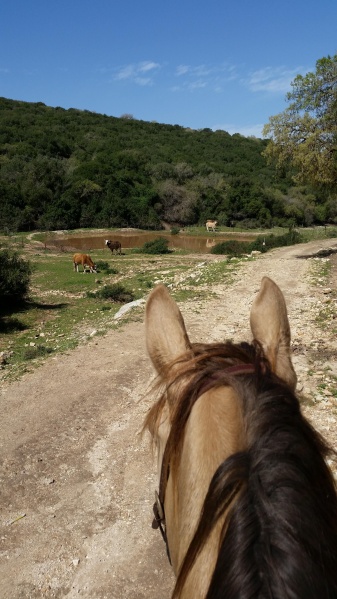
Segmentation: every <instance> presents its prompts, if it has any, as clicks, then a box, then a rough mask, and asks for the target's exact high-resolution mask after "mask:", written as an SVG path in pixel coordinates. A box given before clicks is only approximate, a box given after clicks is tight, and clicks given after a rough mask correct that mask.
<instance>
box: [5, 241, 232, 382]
mask: <svg viewBox="0 0 337 599" xmlns="http://www.w3.org/2000/svg"><path fill="white" fill-rule="evenodd" d="M10 245H12V247H16V248H17V249H19V250H20V252H21V253H22V255H23V257H25V258H27V259H29V260H30V261H31V263H32V265H33V275H32V279H31V287H30V295H29V301H28V302H26V304H25V305H24V306H22V307H21V308H20V309H17V310H14V309H13V311H8V312H7V313H5V314H2V315H1V316H0V352H5V354H6V360H5V363H4V364H3V365H2V370H1V371H0V373H1V375H2V379H3V380H6V379H7V380H13V379H15V378H17V377H19V376H21V375H22V374H23V373H24V372H27V371H29V370H31V369H32V368H34V367H36V365H38V364H40V363H41V361H44V360H46V359H49V356H53V355H55V354H56V353H58V352H67V351H68V350H70V349H72V348H74V347H76V346H77V345H78V344H79V343H85V342H87V341H89V340H90V339H92V338H93V337H95V336H96V335H103V334H105V333H106V332H107V331H108V330H111V329H113V328H118V327H120V326H123V323H125V322H126V321H129V320H140V319H142V318H143V308H137V309H135V310H133V311H132V312H130V313H128V314H127V315H126V316H124V317H123V319H122V320H121V321H119V320H118V321H116V320H114V315H115V314H116V312H117V311H118V310H119V308H120V306H121V305H122V304H121V303H118V300H121V301H122V302H125V301H131V300H132V299H139V298H142V297H146V296H147V294H148V293H149V291H150V290H151V289H152V288H153V287H154V286H155V285H156V284H158V283H159V282H162V283H164V284H166V285H168V286H170V288H173V294H174V295H175V297H176V299H177V301H184V300H185V299H191V298H195V299H206V298H207V297H209V284H210V283H211V282H216V281H217V280H219V281H220V280H221V281H223V280H224V278H225V277H228V281H229V280H230V273H231V272H232V270H233V269H234V265H233V264H232V263H227V261H226V260H222V261H220V262H216V263H214V262H212V261H210V262H207V261H205V262H204V263H202V264H203V266H200V262H201V257H200V256H195V255H194V256H189V255H183V254H180V253H177V252H174V253H172V254H168V255H160V256H156V257H155V258H154V257H153V256H151V255H149V256H148V255H145V254H132V253H131V252H130V253H126V254H125V255H123V256H121V257H117V258H116V256H111V257H110V256H109V260H108V261H107V259H106V252H104V250H103V249H102V250H96V251H95V250H94V251H92V252H90V255H91V257H92V259H93V260H94V262H96V263H97V262H99V261H101V262H103V265H102V266H104V269H102V270H101V271H100V272H98V273H97V274H89V273H88V274H82V272H81V273H77V272H74V270H73V265H72V254H73V252H70V251H69V252H64V251H50V250H49V251H48V250H47V251H46V250H44V247H43V246H38V247H37V246H36V243H35V244H33V243H29V240H28V238H27V237H25V242H24V243H23V244H22V243H21V241H20V242H18V240H16V242H15V243H14V242H13V240H11V244H10ZM36 248H37V249H36ZM236 267H237V266H236ZM116 271H117V272H116ZM194 272H196V275H195V276H193V273H194ZM118 291H121V292H122V294H121V295H122V297H118V293H117V296H116V292H118ZM112 300H113V301H112ZM116 300H117V301H116ZM7 356H8V357H7Z"/></svg>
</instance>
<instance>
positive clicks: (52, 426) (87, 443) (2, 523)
mask: <svg viewBox="0 0 337 599" xmlns="http://www.w3.org/2000/svg"><path fill="white" fill-rule="evenodd" d="M324 245H325V246H328V245H331V246H335V245H336V243H334V242H331V240H330V241H326V242H312V243H311V244H307V245H306V246H294V247H292V248H283V249H281V250H276V251H274V252H271V253H269V254H266V255H264V256H261V257H260V258H258V259H257V260H256V261H254V262H247V263H246V264H245V265H244V266H242V267H240V268H239V269H238V272H237V276H236V279H237V280H236V282H234V284H233V285H232V286H230V287H226V285H225V284H224V285H216V286H215V287H214V288H213V290H214V291H215V292H216V293H217V294H218V298H217V299H212V300H209V301H208V302H207V303H206V302H195V301H194V302H185V303H184V304H183V305H181V309H182V312H183V314H184V317H185V320H186V324H187V328H188V330H189V332H190V336H191V338H192V339H193V340H200V341H213V340H223V339H226V338H234V339H235V340H237V341H239V340H243V339H250V335H249V331H248V317H249V309H250V305H251V303H252V300H253V298H254V296H255V293H256V292H257V290H258V288H259V282H260V280H261V278H262V276H263V275H268V276H271V277H272V278H273V279H274V280H275V281H276V282H277V283H278V284H279V285H280V287H281V289H282V290H283V292H284V294H285V297H286V301H287V304H288V311H289V318H290V323H291V327H292V337H293V346H294V364H295V369H296V371H297V374H298V376H299V389H300V390H301V389H303V391H304V392H305V393H306V394H308V395H310V396H311V397H312V398H314V399H315V403H314V402H306V403H305V404H304V410H305V412H306V413H307V415H308V417H309V418H310V419H312V420H313V421H314V423H315V424H316V426H317V427H318V428H319V429H320V430H321V431H322V432H323V433H324V434H326V435H327V436H328V437H329V439H330V441H331V442H333V443H334V445H335V447H337V436H336V418H337V416H336V414H337V410H336V408H337V399H336V398H335V397H334V396H333V395H332V394H331V392H330V391H329V384H330V383H331V381H332V378H331V376H332V375H335V376H337V347H336V345H337V343H336V338H335V337H334V336H333V335H332V334H330V333H329V332H327V333H324V334H323V333H322V331H321V330H320V329H318V328H317V326H316V324H315V320H314V319H315V316H316V315H317V313H318V311H319V309H320V307H322V306H323V307H324V305H325V301H326V297H327V295H326V294H325V293H324V292H326V289H325V286H324V285H323V286H321V287H320V286H315V287H314V286H312V285H311V282H310V277H309V275H308V272H309V268H310V264H312V262H311V261H310V260H304V259H299V258H298V257H297V256H299V255H300V254H310V253H311V252H313V251H315V250H317V249H319V248H321V247H323V246H324ZM334 277H335V278H334V279H333V281H334V283H336V280H337V277H336V275H334ZM327 366H328V367H329V368H330V369H331V370H330V371H329V372H328V373H327V372H326V367H327ZM310 372H314V375H311V374H310ZM329 377H330V378H329ZM151 379H152V369H151V366H150V364H149V361H148V359H147V356H146V353H145V345H144V329H143V325H142V324H140V323H130V324H126V325H125V326H124V327H122V329H120V330H117V331H111V332H110V333H108V334H107V335H106V336H105V337H101V338H96V339H94V340H92V341H91V342H90V343H89V344H88V345H86V346H83V347H79V348H77V349H76V350H74V351H72V352H69V353H68V354H66V355H59V356H57V357H54V358H50V359H49V360H48V361H47V362H46V363H45V364H44V365H43V366H41V367H40V368H39V369H38V370H36V371H35V372H33V373H30V374H27V375H25V376H24V377H23V378H22V379H21V380H20V381H18V382H16V383H12V384H11V385H7V386H5V387H4V388H3V389H2V390H1V394H0V422H1V436H0V456H1V461H2V464H1V478H0V492H1V498H0V508H1V516H0V539H1V553H0V580H1V586H0V597H1V599H19V598H20V599H21V598H22V599H28V598H29V599H30V598H40V597H48V598H52V597H53V598H54V597H58V598H67V599H74V598H75V597H85V598H86V599H89V598H90V599H96V598H97V599H103V598H109V599H143V598H144V599H145V598H146V599H159V598H160V599H168V598H169V597H170V590H171V589H172V585H173V576H172V572H171V569H170V566H169V564H168V562H167V559H166V555H165V549H164V545H163V543H162V540H161V538H160V534H159V533H158V532H156V531H153V530H152V529H151V509H152V503H153V494H154V489H155V487H156V476H155V469H154V462H153V460H152V456H151V452H150V449H149V443H148V439H147V438H146V437H145V438H143V439H141V438H140V436H139V435H138V434H137V433H138V431H139V430H140V428H141V426H142V422H143V419H144V415H145V413H146V412H147V410H148V408H149V405H150V399H149V398H144V394H145V392H146V389H147V387H148V385H149V383H150V381H151ZM320 384H321V387H319V385H320ZM324 386H325V388H323V387H324ZM335 386H336V385H335ZM317 389H321V390H320V391H318V390H317ZM329 393H330V395H329ZM333 467H334V465H333Z"/></svg>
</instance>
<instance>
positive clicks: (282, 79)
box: [246, 67, 303, 94]
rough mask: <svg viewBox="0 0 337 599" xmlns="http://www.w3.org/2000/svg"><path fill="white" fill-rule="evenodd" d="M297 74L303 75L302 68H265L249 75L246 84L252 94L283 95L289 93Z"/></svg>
mask: <svg viewBox="0 0 337 599" xmlns="http://www.w3.org/2000/svg"><path fill="white" fill-rule="evenodd" d="M298 73H303V67H299V68H298V69H287V68H285V67H276V68H273V67H265V68H263V69H259V70H257V71H254V72H253V73H251V75H250V76H249V78H248V79H247V81H246V83H247V86H248V87H249V89H250V90H251V91H253V92H270V93H274V94H285V93H286V92H288V91H290V88H291V85H290V84H291V82H292V81H293V80H294V79H295V77H296V75H298Z"/></svg>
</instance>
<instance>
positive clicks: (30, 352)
mask: <svg viewBox="0 0 337 599" xmlns="http://www.w3.org/2000/svg"><path fill="white" fill-rule="evenodd" d="M52 352H53V350H52V348H51V347H46V346H45V345H36V346H35V347H28V348H27V349H26V350H25V351H24V354H23V357H24V359H25V360H34V359H35V358H43V357H45V356H48V355H49V354H51V353H52Z"/></svg>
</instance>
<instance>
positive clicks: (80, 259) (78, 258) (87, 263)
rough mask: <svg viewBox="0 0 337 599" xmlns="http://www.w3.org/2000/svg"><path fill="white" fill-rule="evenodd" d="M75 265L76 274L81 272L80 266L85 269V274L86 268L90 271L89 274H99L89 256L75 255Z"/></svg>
mask: <svg viewBox="0 0 337 599" xmlns="http://www.w3.org/2000/svg"><path fill="white" fill-rule="evenodd" d="M73 264H74V270H75V271H76V272H79V270H78V267H79V265H80V264H82V267H83V274H84V273H85V272H86V268H88V269H89V272H97V269H96V265H95V264H94V263H93V261H92V260H91V258H90V256H89V255H88V254H74V256H73Z"/></svg>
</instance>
